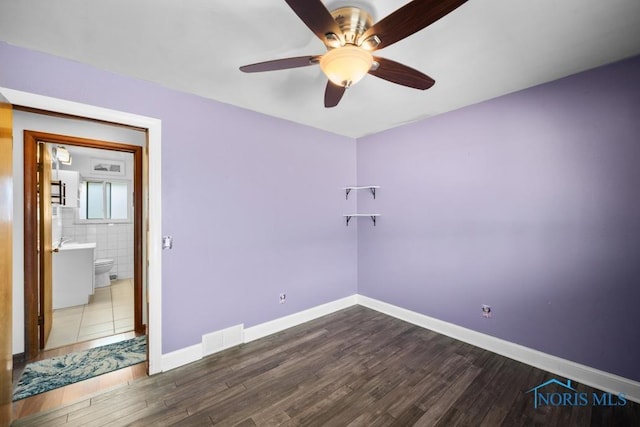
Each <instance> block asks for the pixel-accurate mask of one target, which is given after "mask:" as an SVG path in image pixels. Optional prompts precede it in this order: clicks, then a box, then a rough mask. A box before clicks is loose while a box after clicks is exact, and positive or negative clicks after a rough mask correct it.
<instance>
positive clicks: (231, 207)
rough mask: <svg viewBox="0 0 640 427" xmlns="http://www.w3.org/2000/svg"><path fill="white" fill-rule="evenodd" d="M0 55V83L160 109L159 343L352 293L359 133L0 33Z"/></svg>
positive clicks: (149, 111) (167, 346)
mask: <svg viewBox="0 0 640 427" xmlns="http://www.w3.org/2000/svg"><path fill="white" fill-rule="evenodd" d="M0 64H1V65H0V86H4V87H9V88H12V89H17V90H22V91H27V92H32V93H37V94H42V95H47V96H52V97H57V98H62V99H67V100H73V101H77V102H82V103H87V104H92V105H97V106H101V107H106V108H111V109H115V110H120V111H126V112H130V113H135V114H140V115H146V116H151V117H155V118H159V119H161V120H162V157H163V171H162V179H163V188H162V198H163V199H162V205H163V212H162V215H163V234H171V235H172V236H173V237H174V249H173V250H171V251H168V252H167V251H165V252H164V256H163V307H162V312H163V352H164V353H167V352H170V351H173V350H177V349H180V348H184V347H187V346H189V345H193V344H196V343H199V342H200V341H201V335H202V334H205V333H209V332H212V331H216V330H219V329H222V328H225V327H229V326H232V325H235V324H239V323H244V324H245V326H252V325H255V324H258V323H262V322H265V321H268V320H271V319H274V318H278V317H281V316H284V315H287V314H291V313H293V312H297V311H300V310H303V309H306V308H310V307H314V306H317V305H319V304H323V303H326V302H329V301H333V300H335V299H338V298H341V297H345V296H348V295H352V294H354V293H355V292H356V281H357V276H356V265H357V263H356V239H355V232H356V230H355V228H354V227H352V228H349V229H347V228H346V227H344V224H343V222H342V221H343V219H342V217H341V214H342V212H343V210H344V193H343V192H342V190H340V188H341V187H342V186H344V185H349V184H351V183H353V182H354V181H355V164H356V157H355V141H354V140H352V139H349V138H346V137H340V136H337V135H333V134H329V133H326V132H322V131H319V130H316V129H312V128H309V127H305V126H301V125H297V124H294V123H291V122H287V121H283V120H279V119H275V118H271V117H267V116H265V115H261V114H258V113H254V112H250V111H246V110H242V109H239V108H235V107H232V106H228V105H224V104H220V103H217V102H213V101H210V100H206V99H203V98H199V97H196V96H193V95H189V94H185V93H180V92H176V91H172V90H169V89H166V88H163V87H161V86H158V85H155V84H151V83H147V82H142V81H139V80H135V79H132V78H128V77H123V76H118V75H115V74H111V73H108V72H104V71H101V70H98V69H95V68H92V67H89V66H85V65H82V64H78V63H74V62H72V61H67V60H64V59H60V58H56V57H52V56H49V55H45V54H41V53H37V52H33V51H29V50H26V49H21V48H17V47H13V46H9V45H7V44H5V43H2V42H0ZM280 292H286V293H287V303H286V304H282V305H281V304H279V303H278V294H279V293H280Z"/></svg>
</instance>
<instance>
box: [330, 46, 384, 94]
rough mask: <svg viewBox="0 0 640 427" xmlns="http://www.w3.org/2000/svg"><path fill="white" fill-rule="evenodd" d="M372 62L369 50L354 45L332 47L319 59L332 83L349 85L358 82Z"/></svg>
mask: <svg viewBox="0 0 640 427" xmlns="http://www.w3.org/2000/svg"><path fill="white" fill-rule="evenodd" d="M372 64H373V56H372V55H371V53H370V52H368V51H366V50H364V49H362V48H360V47H358V46H354V45H347V46H344V47H339V48H337V49H332V50H330V51H328V52H327V53H325V54H324V55H323V56H322V58H321V59H320V68H321V69H322V72H323V73H324V74H325V75H326V76H327V78H328V79H329V80H331V82H332V83H334V84H336V85H339V86H344V87H349V86H351V85H354V84H356V83H358V82H359V81H360V80H362V78H363V77H364V76H365V75H366V74H367V73H368V72H369V69H370V68H371V65H372Z"/></svg>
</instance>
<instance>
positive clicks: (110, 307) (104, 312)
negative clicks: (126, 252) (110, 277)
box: [45, 279, 133, 350]
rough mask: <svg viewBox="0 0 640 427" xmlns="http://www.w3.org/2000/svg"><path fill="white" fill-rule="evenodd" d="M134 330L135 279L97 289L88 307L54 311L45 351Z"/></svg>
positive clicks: (86, 305)
mask: <svg viewBox="0 0 640 427" xmlns="http://www.w3.org/2000/svg"><path fill="white" fill-rule="evenodd" d="M131 330H133V279H123V280H114V281H113V282H111V286H106V287H103V288H96V291H95V293H94V294H93V295H92V296H91V297H90V298H89V304H85V305H79V306H76V307H68V308H62V309H59V310H54V311H53V326H52V328H51V334H50V335H49V339H48V340H47V345H46V346H45V350H49V349H52V348H57V347H62V346H65V345H69V344H74V343H76V342H82V341H87V340H91V339H95V338H102V337H106V336H109V335H114V334H120V333H123V332H129V331H131Z"/></svg>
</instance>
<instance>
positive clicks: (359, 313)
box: [14, 306, 640, 427]
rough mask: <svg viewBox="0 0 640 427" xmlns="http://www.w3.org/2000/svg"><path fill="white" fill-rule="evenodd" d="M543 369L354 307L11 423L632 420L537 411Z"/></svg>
mask: <svg viewBox="0 0 640 427" xmlns="http://www.w3.org/2000/svg"><path fill="white" fill-rule="evenodd" d="M551 378H557V379H558V380H560V381H563V382H564V381H565V379H564V378H558V377H556V376H555V375H553V374H550V373H548V372H544V371H541V370H539V369H536V368H532V367H530V366H528V365H525V364H522V363H519V362H516V361H514V360H511V359H508V358H505V357H502V356H498V355H496V354H494V353H491V352H488V351H485V350H482V349H479V348H477V347H474V346H471V345H468V344H465V343H462V342H460V341H456V340H454V339H451V338H448V337H446V336H443V335H439V334H436V333H434V332H431V331H428V330H425V329H422V328H420V327H417V326H414V325H411V324H409V323H405V322H402V321H400V320H397V319H394V318H391V317H388V316H386V315H384V314H380V313H377V312H375V311H372V310H369V309H366V308H363V307H359V306H356V307H351V308H348V309H346V310H342V311H340V312H337V313H334V314H332V315H329V316H325V317H323V318H320V319H317V320H314V321H312V322H308V323H306V324H304V325H301V326H297V327H295V328H291V329H288V330H286V331H283V332H281V333H278V334H275V335H272V336H270V337H267V338H264V339H261V340H258V341H254V342H252V343H249V344H244V345H241V346H238V347H235V348H232V349H229V350H226V351H224V352H221V353H218V354H215V355H212V356H209V357H207V358H205V359H203V360H201V361H198V362H195V363H192V364H190V365H188V366H184V367H181V368H177V369H174V370H172V371H169V372H166V373H163V374H158V375H154V376H151V377H144V378H141V379H138V380H135V381H132V382H130V383H128V384H127V385H124V386H120V387H118V388H116V389H113V390H111V391H108V392H104V393H100V394H97V395H94V396H92V397H87V398H84V399H82V398H80V399H79V400H78V401H77V402H75V403H73V404H68V405H66V406H63V407H60V408H57V409H53V410H49V411H46V412H43V413H39V414H35V415H31V416H28V417H25V418H22V419H19V420H16V421H15V422H14V425H15V426H55V425H65V426H103V425H109V426H125V425H136V426H146V425H153V426H160V425H179V426H191V425H193V426H205V425H214V424H215V425H218V424H219V425H239V426H254V425H255V426H271V425H283V426H294V425H303V426H410V425H425V426H426V425H429V426H431V425H436V426H454V425H461V426H509V427H511V426H521V425H523V426H529V425H536V426H589V425H591V426H638V425H640V405H638V404H635V403H633V402H631V401H628V403H627V404H626V405H625V406H607V407H604V406H591V405H587V406H574V407H571V406H567V407H553V406H540V407H538V408H537V409H534V401H533V399H534V397H533V395H532V394H531V393H526V391H527V390H530V389H531V388H533V387H535V386H537V385H539V384H541V383H543V382H545V381H547V380H549V379H551ZM573 385H575V383H573ZM549 387H552V386H549ZM553 387H557V386H553ZM577 389H578V391H579V392H588V393H592V392H596V390H593V389H590V388H588V387H586V386H583V385H578V386H577ZM551 391H554V390H551ZM555 391H562V390H555Z"/></svg>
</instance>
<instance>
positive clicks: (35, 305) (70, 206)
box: [24, 130, 146, 361]
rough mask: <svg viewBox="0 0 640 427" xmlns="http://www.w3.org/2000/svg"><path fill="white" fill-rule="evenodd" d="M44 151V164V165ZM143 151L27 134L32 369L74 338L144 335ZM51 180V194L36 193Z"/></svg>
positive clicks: (110, 143) (108, 143) (29, 349)
mask: <svg viewBox="0 0 640 427" xmlns="http://www.w3.org/2000/svg"><path fill="white" fill-rule="evenodd" d="M38 153H40V155H41V154H42V153H46V154H45V155H44V156H40V160H42V159H45V163H46V164H42V162H40V163H41V164H42V165H38V163H39V159H38V157H39V154H38ZM143 153H144V150H143V147H142V146H135V145H129V144H123V143H118V142H114V141H103V140H94V139H87V138H80V137H76V136H70V135H60V134H50V133H44V132H37V131H28V130H25V132H24V158H25V163H24V165H25V169H24V176H25V190H24V193H25V226H24V232H25V234H24V245H25V322H26V325H25V326H26V327H25V359H26V360H27V361H28V360H31V359H33V358H35V357H37V355H38V354H39V352H40V351H42V350H44V349H51V348H54V347H62V346H66V345H68V344H72V342H71V341H70V340H71V339H72V338H74V340H75V341H76V342H79V341H87V340H92V339H96V338H101V337H104V336H108V335H116V334H119V333H122V332H126V331H129V330H133V331H135V332H136V333H144V332H145V329H146V327H145V324H146V320H145V311H146V310H145V306H146V302H145V301H144V292H143V287H144V285H143V283H144V276H145V275H144V270H143V262H142V260H143V257H144V256H145V254H144V253H143V251H144V247H145V245H144V241H143V240H144V236H143V233H142V224H143V218H144V217H145V215H146V212H144V211H145V207H144V203H143V201H144V196H143V193H144V192H145V191H144V185H143V177H144V173H143V167H144V159H143ZM58 157H60V158H58ZM67 157H70V158H71V159H72V160H71V161H69V160H68V159H67ZM74 162H75V165H74ZM65 163H66V164H65ZM45 170H47V172H44V171H45ZM47 175H48V180H50V181H51V182H47V183H44V182H43V184H46V187H47V191H40V192H39V191H38V188H39V186H40V183H39V180H41V179H42V178H43V177H45V178H47ZM49 186H50V188H49ZM42 188H44V187H42ZM43 208H45V209H43ZM47 209H48V210H49V211H50V213H47V212H46V211H47ZM43 214H46V215H48V216H47V218H46V219H44V218H42V215H43ZM43 219H44V220H43ZM110 232H111V233H110ZM129 245H130V246H129ZM47 257H50V259H48V260H47V259H46V258H47ZM80 260H84V261H80ZM56 264H57V265H56ZM100 271H102V272H101V273H100ZM96 273H98V274H96ZM77 276H82V277H80V278H79V277H77ZM112 278H113V280H112ZM127 301H131V303H130V305H129V306H128V307H127V306H126V305H127V304H128V303H127ZM58 314H59V316H56V315H58ZM105 316H107V317H105ZM108 324H110V325H111V326H110V328H106V325H108ZM57 326H60V327H59V328H57Z"/></svg>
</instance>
